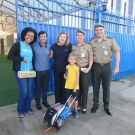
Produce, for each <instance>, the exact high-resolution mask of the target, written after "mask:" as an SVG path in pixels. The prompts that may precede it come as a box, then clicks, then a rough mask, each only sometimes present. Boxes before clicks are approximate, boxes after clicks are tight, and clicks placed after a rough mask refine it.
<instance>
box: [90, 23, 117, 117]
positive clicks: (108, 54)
mask: <svg viewBox="0 0 135 135" xmlns="http://www.w3.org/2000/svg"><path fill="white" fill-rule="evenodd" d="M94 32H95V34H96V37H95V38H93V39H91V40H90V45H91V46H92V50H93V55H94V63H93V66H92V82H93V102H94V104H93V108H92V109H91V113H95V112H96V111H97V109H98V106H99V90H100V81H101V80H102V88H103V102H104V110H105V111H106V113H107V114H108V115H110V116H112V111H111V110H110V108H109V101H110V83H111V77H112V73H113V74H117V73H118V72H119V62H120V53H119V50H120V47H119V46H118V44H117V43H116V41H115V40H114V38H112V37H108V36H105V35H104V25H102V24H96V25H95V26H94ZM112 52H114V54H115V61H116V64H115V68H114V70H113V71H112V67H111V61H112Z"/></svg>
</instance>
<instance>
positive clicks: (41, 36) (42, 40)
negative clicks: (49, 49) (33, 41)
mask: <svg viewBox="0 0 135 135" xmlns="http://www.w3.org/2000/svg"><path fill="white" fill-rule="evenodd" d="M39 40H40V43H41V44H45V42H46V40H47V35H46V34H45V33H44V34H40V36H39Z"/></svg>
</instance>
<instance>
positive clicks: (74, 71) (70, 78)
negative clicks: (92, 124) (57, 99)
mask: <svg viewBox="0 0 135 135" xmlns="http://www.w3.org/2000/svg"><path fill="white" fill-rule="evenodd" d="M68 62H69V65H67V66H66V71H67V72H66V73H65V74H64V78H65V79H66V83H65V94H66V97H67V98H68V97H69V96H70V95H71V94H72V95H73V98H74V97H76V99H75V110H74V112H73V117H74V118H77V117H78V111H77V107H78V98H79V67H77V66H76V64H75V63H76V55H75V54H73V53H70V54H69V55H68ZM70 103H71V99H70V100H69V101H68V105H70Z"/></svg>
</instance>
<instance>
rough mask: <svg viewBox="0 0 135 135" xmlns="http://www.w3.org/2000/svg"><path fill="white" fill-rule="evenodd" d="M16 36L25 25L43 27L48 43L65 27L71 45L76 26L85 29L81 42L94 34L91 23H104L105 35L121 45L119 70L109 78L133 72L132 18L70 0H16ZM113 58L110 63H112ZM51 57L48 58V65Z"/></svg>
mask: <svg viewBox="0 0 135 135" xmlns="http://www.w3.org/2000/svg"><path fill="white" fill-rule="evenodd" d="M16 19H17V20H16V22H17V35H18V40H20V33H21V31H22V29H23V28H25V27H28V26H29V27H32V28H35V29H36V30H37V32H39V31H41V30H45V31H46V32H47V33H48V39H47V42H48V43H49V44H50V45H52V44H53V43H55V41H56V37H57V35H58V34H59V33H60V32H61V31H62V30H65V31H67V32H68V34H69V39H70V42H71V43H72V44H74V43H75V42H76V38H75V37H76V28H82V29H84V30H85V32H86V36H85V41H86V42H88V41H89V40H90V39H91V38H93V36H94V30H93V28H94V24H95V23H97V22H101V23H103V24H104V25H105V31H106V35H108V36H112V37H114V38H115V39H116V41H117V42H118V44H119V45H120V48H121V51H120V52H121V62H120V72H119V73H118V74H117V75H115V76H113V77H112V79H119V78H123V77H126V76H130V75H133V74H135V64H134V61H133V58H135V47H134V44H135V20H132V19H131V18H125V17H122V16H120V15H116V14H113V13H109V12H100V8H99V7H98V8H90V7H89V4H85V3H84V4H82V5H81V6H80V5H79V4H78V3H75V2H74V1H73V0H68V2H65V1H63V0H57V1H56V0H25V1H24V0H22V1H18V0H16ZM114 64H115V62H114V58H113V61H112V66H113V67H114V66H115V65H114ZM51 65H52V60H51V61H50V67H51ZM53 92H54V79H53V72H52V70H51V77H50V82H49V89H48V93H49V94H51V93H53Z"/></svg>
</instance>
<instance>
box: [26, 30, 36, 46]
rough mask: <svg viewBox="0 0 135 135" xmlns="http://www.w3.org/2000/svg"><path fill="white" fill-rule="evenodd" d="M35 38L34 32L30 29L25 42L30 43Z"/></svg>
mask: <svg viewBox="0 0 135 135" xmlns="http://www.w3.org/2000/svg"><path fill="white" fill-rule="evenodd" d="M33 39H34V33H33V32H30V31H28V32H27V33H26V35H25V37H24V43H26V44H30V43H31V42H32V41H33Z"/></svg>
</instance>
